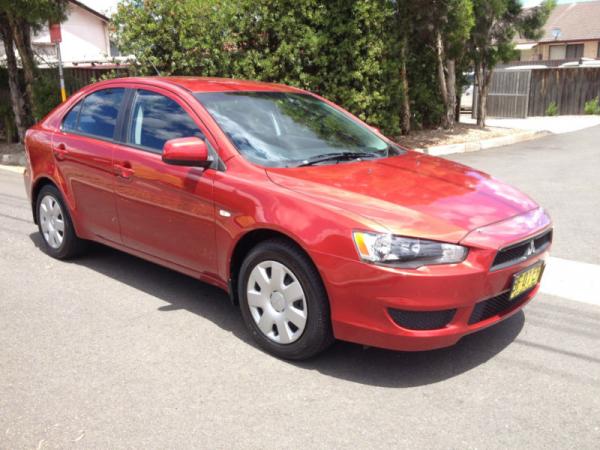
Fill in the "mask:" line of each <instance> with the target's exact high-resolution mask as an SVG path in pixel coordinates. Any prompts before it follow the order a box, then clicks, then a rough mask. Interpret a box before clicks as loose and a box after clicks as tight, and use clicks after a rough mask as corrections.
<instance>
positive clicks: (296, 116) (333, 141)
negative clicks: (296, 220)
mask: <svg viewBox="0 0 600 450" xmlns="http://www.w3.org/2000/svg"><path fill="white" fill-rule="evenodd" d="M195 96H196V98H197V99H198V100H199V101H200V102H201V103H202V105H204V107H205V108H206V109H207V110H208V111H209V113H210V114H211V115H212V117H213V118H214V119H215V120H216V122H217V123H218V124H219V126H220V127H221V129H222V130H223V131H224V132H225V134H226V135H227V136H228V137H229V139H230V140H231V142H232V143H233V144H234V145H235V146H236V148H237V149H238V151H239V152H240V153H241V154H242V155H243V156H244V157H245V158H247V159H248V160H250V161H251V162H253V163H256V164H259V165H262V166H269V167H296V166H302V165H312V164H336V163H339V162H341V161H352V160H356V159H358V158H384V157H387V156H391V155H396V154H398V153H399V149H397V148H396V147H393V146H391V145H390V144H388V143H387V142H386V141H384V140H383V139H381V138H379V137H378V136H377V135H376V134H375V133H374V132H373V131H371V130H370V129H369V128H368V127H366V126H364V125H361V124H360V123H358V122H356V121H354V120H352V119H351V118H350V117H348V116H347V115H346V114H344V113H342V112H340V111H338V110H337V109H335V108H334V107H332V106H330V105H328V104H327V103H325V102H323V101H321V100H319V99H317V98H315V97H313V96H311V95H307V94H297V93H289V92H210V93H196V94H195Z"/></svg>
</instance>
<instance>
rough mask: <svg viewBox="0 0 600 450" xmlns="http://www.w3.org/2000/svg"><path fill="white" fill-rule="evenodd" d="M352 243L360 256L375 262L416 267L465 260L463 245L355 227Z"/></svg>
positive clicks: (465, 253)
mask: <svg viewBox="0 0 600 450" xmlns="http://www.w3.org/2000/svg"><path fill="white" fill-rule="evenodd" d="M353 236H354V243H355V244H356V249H357V251H358V254H359V256H360V258H361V259H362V260H363V261H367V262H370V263H375V264H383V265H389V266H393V267H403V268H407V269H416V268H417V267H421V266H427V265H433V264H453V263H459V262H462V261H464V260H465V258H466V257H467V252H468V250H467V248H466V247H463V246H461V245H455V244H445V243H443V242H435V241H427V240H423V239H415V238H407V237H401V236H394V235H392V234H384V233H367V232H364V231H355V232H354V233H353Z"/></svg>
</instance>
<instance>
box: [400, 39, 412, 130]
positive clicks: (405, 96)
mask: <svg viewBox="0 0 600 450" xmlns="http://www.w3.org/2000/svg"><path fill="white" fill-rule="evenodd" d="M407 45H408V42H407V39H406V38H404V39H403V42H402V49H401V50H400V58H401V61H402V62H401V65H400V80H401V83H402V113H401V114H402V116H401V118H400V125H401V127H402V134H404V135H408V134H410V96H409V90H408V73H407V71H406V46H407Z"/></svg>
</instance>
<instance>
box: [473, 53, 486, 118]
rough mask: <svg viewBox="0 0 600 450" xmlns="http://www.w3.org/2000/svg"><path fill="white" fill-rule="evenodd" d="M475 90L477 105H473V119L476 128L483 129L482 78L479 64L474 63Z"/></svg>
mask: <svg viewBox="0 0 600 450" xmlns="http://www.w3.org/2000/svg"><path fill="white" fill-rule="evenodd" d="M475 88H476V89H477V104H476V105H475V118H476V119H477V126H478V127H481V128H483V127H485V120H483V121H482V99H483V95H482V94H483V77H482V74H481V63H480V62H478V61H475Z"/></svg>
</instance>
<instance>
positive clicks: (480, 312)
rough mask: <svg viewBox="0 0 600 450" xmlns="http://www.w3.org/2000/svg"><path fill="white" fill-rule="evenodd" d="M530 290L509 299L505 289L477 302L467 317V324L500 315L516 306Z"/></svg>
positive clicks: (508, 292)
mask: <svg viewBox="0 0 600 450" xmlns="http://www.w3.org/2000/svg"><path fill="white" fill-rule="evenodd" d="M530 292H531V290H529V291H527V292H523V293H522V294H521V295H519V296H518V297H516V298H514V299H512V300H510V291H506V292H503V293H502V294H500V295H497V296H496V297H492V298H490V299H488V300H484V301H482V302H479V303H477V304H476V305H475V308H474V309H473V312H472V313H471V317H470V318H469V325H473V324H474V323H477V322H481V321H483V320H486V319H489V318H490V317H494V316H497V315H501V314H503V313H505V312H508V311H509V310H511V309H513V308H516V307H518V306H519V305H520V304H521V302H522V301H523V300H524V299H525V298H526V297H527V295H529V293H530Z"/></svg>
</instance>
